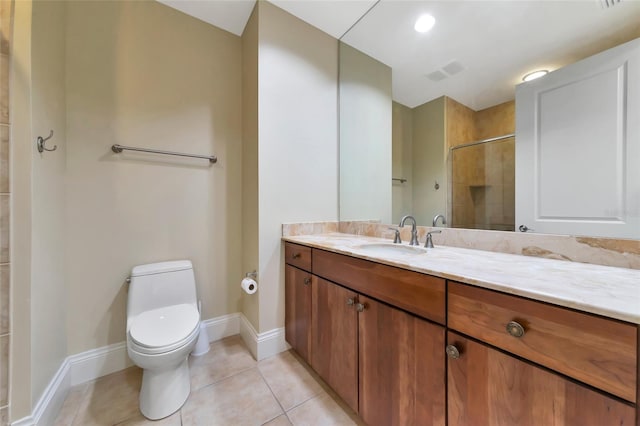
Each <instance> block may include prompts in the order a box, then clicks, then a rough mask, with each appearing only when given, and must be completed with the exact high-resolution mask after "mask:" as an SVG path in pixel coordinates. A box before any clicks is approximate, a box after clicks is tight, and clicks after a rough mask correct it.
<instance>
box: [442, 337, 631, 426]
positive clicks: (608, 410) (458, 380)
mask: <svg viewBox="0 0 640 426" xmlns="http://www.w3.org/2000/svg"><path fill="white" fill-rule="evenodd" d="M447 342H448V344H449V345H454V346H455V347H456V348H457V350H458V351H459V354H460V355H459V358H457V359H453V358H449V360H448V409H449V422H448V423H449V425H451V426H453V425H456V426H457V425H474V426H482V425H491V426H499V425H504V426H517V425H523V426H525V425H527V426H528V425H576V426H588V425H593V426H602V425H635V409H634V408H633V407H632V406H631V405H628V404H625V403H622V402H619V401H617V400H615V399H613V398H611V397H608V396H606V395H604V394H601V393H599V392H596V391H594V390H591V389H589V388H587V387H585V386H582V385H579V384H577V383H574V382H572V381H569V380H567V379H565V378H563V377H562V376H559V375H557V374H554V373H551V372H549V371H547V370H544V369H542V368H539V367H536V366H534V365H532V364H529V363H526V362H523V361H520V360H518V359H517V358H515V357H512V356H510V355H506V354H504V353H502V352H499V351H497V350H495V349H492V348H490V347H489V346H486V345H484V344H482V343H477V342H475V341H473V340H469V339H466V338H464V337H462V336H460V335H458V334H456V333H452V332H449V333H448V335H447Z"/></svg>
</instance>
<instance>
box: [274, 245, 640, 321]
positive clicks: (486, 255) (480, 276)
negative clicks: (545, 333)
mask: <svg viewBox="0 0 640 426" xmlns="http://www.w3.org/2000/svg"><path fill="white" fill-rule="evenodd" d="M282 239H283V240H284V241H289V242H292V243H297V244H303V245H307V246H311V247H315V248H318V249H322V250H327V251H332V252H335V253H341V254H346V255H350V256H354V257H358V258H361V259H367V260H372V261H375V262H379V263H383V264H386V265H391V266H396V267H400V268H403V269H408V270H411V271H416V272H422V273H425V274H429V275H434V276H437V277H442V278H446V279H451V280H456V281H460V282H463V283H467V284H473V285H477V286H479V287H484V288H489V289H493V290H499V291H502V292H505V293H510V294H515V295H518V296H524V297H528V298H531V299H535V300H540V301H544V302H549V303H552V304H555V305H559V306H564V307H568V308H574V309H578V310H580V311H584V312H590V313H594V314H598V315H603V316H606V317H609V318H615V319H619V320H623V321H628V322H632V323H635V324H640V270H635V269H625V268H614V267H610V266H599V265H591V264H586V263H578V262H568V261H563V260H553V259H543V258H538V257H528V256H520V255H515V254H506V253H496V252H489V251H481V250H471V249H464V248H458V247H447V246H436V247H435V248H432V249H427V253H420V254H404V253H403V254H393V255H390V256H384V257H380V256H377V255H374V254H371V253H366V252H364V251H363V250H362V249H361V248H359V246H361V245H363V244H367V243H391V240H389V239H382V238H373V237H365V236H359V235H352V234H341V233H330V234H319V235H301V236H289V237H283V238H282ZM405 244H406V243H405Z"/></svg>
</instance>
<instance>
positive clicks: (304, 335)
mask: <svg viewBox="0 0 640 426" xmlns="http://www.w3.org/2000/svg"><path fill="white" fill-rule="evenodd" d="M284 286H285V289H284V292H285V305H284V335H285V339H286V340H287V342H289V344H290V345H291V347H292V348H293V349H294V350H295V351H296V352H298V354H299V355H300V356H301V357H302V358H303V359H304V360H305V361H307V362H309V354H310V353H311V286H312V280H311V274H310V273H308V272H305V271H302V270H300V269H298V268H296V267H293V266H291V265H285V276H284Z"/></svg>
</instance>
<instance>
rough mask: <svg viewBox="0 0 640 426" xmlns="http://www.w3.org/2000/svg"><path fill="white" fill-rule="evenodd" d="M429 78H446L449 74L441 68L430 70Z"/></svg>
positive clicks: (436, 79)
mask: <svg viewBox="0 0 640 426" xmlns="http://www.w3.org/2000/svg"><path fill="white" fill-rule="evenodd" d="M427 78H428V79H429V80H431V81H440V80H444V79H445V78H447V75H446V74H445V73H443V72H442V71H440V70H437V71H434V72H430V73H429V74H427Z"/></svg>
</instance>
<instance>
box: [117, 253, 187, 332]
mask: <svg viewBox="0 0 640 426" xmlns="http://www.w3.org/2000/svg"><path fill="white" fill-rule="evenodd" d="M181 303H187V304H190V305H193V306H195V307H196V308H197V306H198V298H197V296H196V281H195V277H194V275H193V266H192V265H191V262H190V261H188V260H178V261H172V262H161V263H151V264H148V265H140V266H135V267H134V268H133V269H132V270H131V282H130V283H129V294H128V298H127V320H129V319H130V318H131V317H133V316H135V315H138V314H139V313H141V312H144V311H148V310H151V309H157V308H161V307H163V306H170V305H178V304H181Z"/></svg>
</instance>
